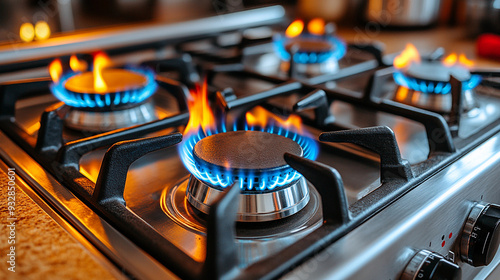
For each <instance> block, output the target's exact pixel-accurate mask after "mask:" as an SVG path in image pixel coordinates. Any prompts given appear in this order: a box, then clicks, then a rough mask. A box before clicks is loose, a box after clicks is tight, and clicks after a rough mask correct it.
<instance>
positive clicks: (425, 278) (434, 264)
mask: <svg viewBox="0 0 500 280" xmlns="http://www.w3.org/2000/svg"><path fill="white" fill-rule="evenodd" d="M460 279H462V270H461V269H460V267H459V266H458V265H456V264H454V263H452V262H450V261H448V260H446V259H445V258H444V257H443V256H441V255H439V254H436V253H433V252H430V251H427V250H422V251H420V252H418V253H417V254H416V255H415V256H414V257H413V258H412V259H411V261H410V262H409V263H408V265H407V266H406V268H405V270H404V271H403V274H402V275H401V279H400V280H460Z"/></svg>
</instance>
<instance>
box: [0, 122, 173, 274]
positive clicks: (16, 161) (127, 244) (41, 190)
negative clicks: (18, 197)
mask: <svg viewBox="0 0 500 280" xmlns="http://www.w3.org/2000/svg"><path fill="white" fill-rule="evenodd" d="M0 143H2V145H1V146H0V157H1V158H2V159H3V160H4V161H5V163H6V164H7V165H8V166H9V167H14V168H16V173H17V174H19V175H20V176H21V178H23V180H25V181H26V183H27V184H28V185H29V188H26V189H23V191H25V192H26V193H27V194H28V195H29V196H30V197H31V198H32V199H34V200H35V201H37V202H39V205H41V207H43V208H44V210H45V211H46V212H47V213H48V214H49V215H51V217H53V218H54V220H55V221H56V222H57V223H59V224H60V225H61V226H62V227H64V228H67V229H68V231H69V232H70V234H72V235H73V236H75V238H77V239H78V240H81V241H82V244H84V245H85V246H86V248H87V249H88V250H89V251H90V252H91V253H92V254H95V255H96V256H98V257H99V255H100V254H103V255H105V256H107V257H108V258H109V259H111V260H112V261H113V262H115V263H122V264H124V266H125V268H126V270H127V271H128V272H130V273H133V274H134V275H141V276H142V279H158V278H167V279H178V278H177V277H176V276H175V275H174V274H173V273H171V272H170V271H168V270H166V269H165V267H163V266H162V265H160V264H159V263H158V262H157V261H156V260H154V259H153V258H151V257H150V256H149V255H148V254H146V253H145V252H144V251H143V250H141V249H140V248H138V247H137V246H136V245H135V244H134V243H132V242H131V241H130V240H128V239H127V238H125V237H124V236H123V235H122V234H121V233H119V232H118V231H117V230H115V229H114V228H113V227H111V226H110V225H109V224H108V223H107V222H106V221H105V220H103V219H102V218H101V217H99V216H98V215H97V214H96V213H95V212H94V211H93V210H92V209H90V208H89V207H88V206H87V205H85V203H83V202H81V201H80V200H79V199H78V198H77V197H76V196H75V195H73V193H71V192H70V191H69V190H68V189H67V188H66V187H64V186H62V185H61V184H59V182H57V180H56V179H55V178H54V177H53V176H52V175H51V174H49V173H48V172H47V171H45V170H44V169H43V168H42V167H41V166H40V165H39V164H38V163H37V162H36V161H35V160H33V159H32V158H31V157H30V156H28V155H27V154H26V153H25V152H24V151H23V150H22V149H21V148H19V146H17V145H16V144H15V143H14V142H12V141H11V140H10V139H9V138H8V137H7V136H6V135H5V134H4V133H3V132H1V131H0ZM49 205H50V206H49ZM53 207H56V208H57V210H55V209H54V208H53ZM60 216H62V217H64V218H63V219H61V218H60ZM75 228H76V229H75ZM82 237H83V238H82ZM90 243H91V244H90ZM129 256H134V258H133V259H131V258H129Z"/></svg>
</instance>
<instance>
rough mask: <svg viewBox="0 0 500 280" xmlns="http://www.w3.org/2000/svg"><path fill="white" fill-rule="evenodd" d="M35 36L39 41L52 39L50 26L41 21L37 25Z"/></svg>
mask: <svg viewBox="0 0 500 280" xmlns="http://www.w3.org/2000/svg"><path fill="white" fill-rule="evenodd" d="M35 36H36V39H37V40H46V39H48V38H49V37H50V26H49V24H48V23H47V22H45V21H43V20H41V21H38V22H37V23H36V24H35Z"/></svg>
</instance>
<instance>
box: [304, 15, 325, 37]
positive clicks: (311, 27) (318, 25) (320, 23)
mask: <svg viewBox="0 0 500 280" xmlns="http://www.w3.org/2000/svg"><path fill="white" fill-rule="evenodd" d="M307 31H309V33H311V34H314V35H323V34H325V21H324V20H323V19H322V18H314V19H312V20H311V21H309V23H308V24H307Z"/></svg>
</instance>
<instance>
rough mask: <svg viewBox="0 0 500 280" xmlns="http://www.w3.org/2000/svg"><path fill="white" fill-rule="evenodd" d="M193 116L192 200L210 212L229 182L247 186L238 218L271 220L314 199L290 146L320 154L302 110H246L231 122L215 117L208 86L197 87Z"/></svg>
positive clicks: (189, 131) (188, 149)
mask: <svg viewBox="0 0 500 280" xmlns="http://www.w3.org/2000/svg"><path fill="white" fill-rule="evenodd" d="M191 94H192V100H191V101H190V102H188V106H189V112H190V119H189V123H188V124H187V126H186V129H185V131H184V140H183V142H182V143H181V144H180V145H179V153H180V156H181V159H182V162H183V163H184V165H185V166H186V168H187V169H188V170H189V172H190V173H191V177H190V179H189V184H188V187H187V192H186V195H187V200H188V201H189V202H190V204H191V205H192V206H193V207H194V208H196V209H197V210H199V211H201V212H203V213H208V211H209V208H210V205H211V204H212V202H213V201H214V200H215V199H216V198H217V197H219V196H220V194H221V193H222V192H223V190H224V189H225V188H227V187H229V186H233V185H234V186H237V187H239V188H240V189H241V194H240V196H239V197H240V204H239V207H240V208H239V209H240V210H239V211H238V221H270V220H276V219H280V218H284V217H288V216H290V215H293V214H295V213H297V212H299V211H300V210H301V209H302V208H304V206H305V205H307V203H308V201H309V188H308V186H307V184H306V182H305V180H304V179H303V178H302V175H301V174H300V173H298V172H297V171H295V170H294V169H293V168H291V167H290V166H288V164H286V163H285V161H284V159H283V155H284V154H285V153H286V152H288V153H292V154H295V155H299V156H303V157H305V158H308V159H312V160H314V159H316V157H317V155H318V146H317V143H316V142H315V141H314V140H313V139H312V138H310V137H309V136H308V135H307V133H306V132H305V131H303V129H302V127H301V120H300V118H299V117H298V116H295V115H291V116H289V117H288V119H286V120H284V119H281V118H279V117H278V116H276V115H273V114H271V113H270V112H268V111H267V110H265V109H264V108H262V107H255V108H254V109H253V110H251V111H249V112H247V113H246V116H245V117H246V122H245V123H244V125H241V126H243V127H240V129H238V125H237V122H236V121H234V123H231V124H228V125H227V127H226V117H227V116H226V115H224V116H220V117H221V119H220V120H216V119H215V115H214V114H213V113H212V108H211V107H210V105H209V102H208V97H207V95H208V93H207V89H206V86H203V87H199V86H198V87H196V89H195V90H193V91H191Z"/></svg>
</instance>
